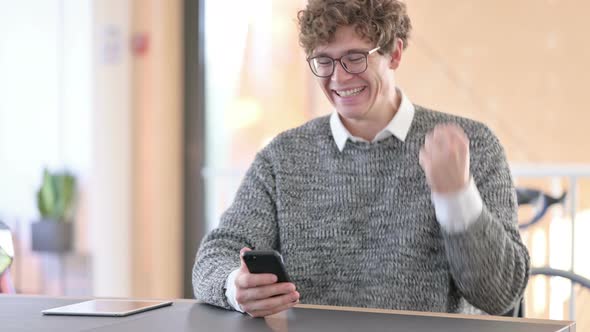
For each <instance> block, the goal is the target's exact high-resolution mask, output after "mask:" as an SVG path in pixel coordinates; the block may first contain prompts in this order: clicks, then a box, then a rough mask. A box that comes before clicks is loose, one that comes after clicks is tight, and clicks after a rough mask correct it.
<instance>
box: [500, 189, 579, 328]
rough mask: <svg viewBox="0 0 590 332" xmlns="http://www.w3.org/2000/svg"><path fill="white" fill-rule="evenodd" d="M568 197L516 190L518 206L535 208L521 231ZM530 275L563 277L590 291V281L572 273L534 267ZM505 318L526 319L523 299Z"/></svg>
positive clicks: (535, 190) (521, 227)
mask: <svg viewBox="0 0 590 332" xmlns="http://www.w3.org/2000/svg"><path fill="white" fill-rule="evenodd" d="M566 195H567V193H565V192H564V193H563V194H562V195H561V196H560V197H553V196H550V195H548V194H545V193H544V192H542V191H540V190H537V189H531V188H516V198H517V204H518V206H522V205H532V206H533V208H534V215H533V217H532V218H531V219H530V220H529V221H526V222H519V225H518V227H519V229H520V230H525V229H527V228H529V227H531V226H533V225H534V224H536V223H538V222H539V221H540V220H541V219H542V218H543V216H544V215H545V214H546V213H547V211H548V209H549V207H550V206H552V205H554V204H563V203H564V201H565V197H566ZM530 275H531V276H537V275H542V276H548V277H561V278H565V279H568V280H570V281H571V282H572V283H576V284H579V285H580V286H582V287H584V288H585V289H588V290H590V279H587V278H584V277H582V276H580V275H578V274H575V273H573V272H570V271H565V270H559V269H554V268H551V267H532V268H531V271H530ZM503 316H511V317H525V311H524V300H523V299H521V300H520V302H519V303H518V304H517V305H516V307H514V308H513V309H511V310H510V311H508V312H507V313H505V314H504V315H503Z"/></svg>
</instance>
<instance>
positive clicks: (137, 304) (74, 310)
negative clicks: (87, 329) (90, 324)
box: [42, 300, 172, 316]
mask: <svg viewBox="0 0 590 332" xmlns="http://www.w3.org/2000/svg"><path fill="white" fill-rule="evenodd" d="M171 304H172V302H171V301H148V300H145V301H144V300H91V301H86V302H80V303H75V304H71V305H67V306H63V307H57V308H52V309H48V310H43V311H42V313H43V314H44V315H73V316H127V315H131V314H134V313H138V312H142V311H146V310H151V309H156V308H160V307H164V306H168V305H171Z"/></svg>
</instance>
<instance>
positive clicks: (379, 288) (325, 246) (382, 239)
mask: <svg viewBox="0 0 590 332" xmlns="http://www.w3.org/2000/svg"><path fill="white" fill-rule="evenodd" d="M415 107H416V113H415V116H414V120H413V122H412V125H411V127H410V131H409V133H408V136H407V138H406V141H405V142H401V141H400V140H398V139H397V138H395V137H393V136H392V137H389V138H387V139H385V140H383V141H380V142H376V143H361V142H356V143H355V142H351V141H350V140H349V141H348V142H347V144H346V146H345V148H344V150H343V151H342V152H340V151H339V150H338V148H337V147H336V144H335V142H334V139H333V137H332V134H331V131H330V124H329V117H321V118H318V119H315V120H312V121H310V122H308V123H306V124H304V125H303V126H301V127H298V128H295V129H292V130H289V131H286V132H284V133H282V134H280V135H278V136H277V137H276V138H275V139H274V140H273V141H272V142H271V143H270V144H269V145H267V146H266V147H265V148H264V149H263V150H262V151H261V152H259V153H258V155H257V156H256V159H255V160H254V162H253V164H252V165H251V167H250V169H249V170H248V172H247V174H246V175H245V178H244V180H243V182H242V184H241V186H240V188H239V190H238V192H237V194H236V197H235V200H234V202H233V203H232V205H231V207H230V208H229V209H228V210H227V211H226V212H225V213H224V214H223V216H222V217H221V221H220V225H219V227H218V228H217V229H215V230H213V231H211V232H210V233H209V234H208V235H207V236H206V237H205V238H204V239H203V242H202V243H201V247H200V249H199V251H198V253H197V257H196V262H195V266H194V269H193V275H192V279H193V286H194V291H195V296H196V298H197V299H199V300H202V301H204V302H207V303H210V304H213V305H216V306H221V307H225V308H230V306H229V304H228V303H227V300H226V297H225V289H224V286H225V282H226V279H227V277H228V275H229V274H230V272H231V271H233V270H235V269H236V268H238V267H239V265H240V261H239V251H240V249H241V248H242V247H250V248H256V249H269V248H272V249H276V250H278V251H279V252H280V253H281V254H282V255H283V258H284V261H285V265H286V268H287V272H288V274H289V275H290V277H291V279H292V281H293V282H294V283H295V285H296V287H297V290H298V291H299V292H300V294H301V299H300V301H301V303H309V304H325V305H337V306H353V307H371V308H386V309H401V310H420V311H438V312H463V311H465V310H466V308H467V307H468V306H467V305H466V301H468V302H469V303H471V304H472V305H474V306H475V307H477V308H479V309H481V310H483V311H485V312H488V313H490V314H500V313H502V312H505V311H506V310H508V309H509V308H511V307H512V306H513V305H514V304H515V303H516V301H517V300H518V298H519V297H520V296H521V295H522V293H523V291H524V288H525V286H526V283H527V280H528V270H529V256H528V253H527V250H526V248H525V246H524V245H523V243H522V241H521V238H520V235H519V233H518V229H517V226H516V201H515V195H514V188H513V184H512V179H511V176H510V172H509V169H508V165H507V163H506V158H505V155H504V151H503V149H502V147H501V145H500V144H499V142H498V140H497V138H496V137H495V136H494V135H493V133H492V132H491V131H490V130H489V129H488V128H487V127H486V126H484V125H482V124H481V123H478V122H475V121H471V120H468V119H464V118H460V117H456V116H452V115H448V114H444V113H440V112H434V111H430V110H427V109H425V108H422V107H420V106H415ZM447 122H453V123H457V124H459V125H460V126H461V127H462V128H463V129H464V130H465V132H466V133H467V136H468V137H469V139H470V142H471V143H470V155H471V157H470V158H471V160H470V167H471V174H472V176H473V178H474V180H475V183H476V186H477V188H478V189H479V191H480V194H481V197H482V200H483V203H484V207H483V212H482V214H481V216H480V217H479V218H478V220H477V221H476V222H475V223H473V224H471V225H470V226H469V228H468V229H467V230H466V231H465V232H463V233H459V234H449V233H447V232H446V231H445V230H444V229H441V227H440V226H439V223H438V222H437V220H436V217H435V213H434V207H433V205H432V201H431V199H430V189H429V187H428V185H427V184H426V180H425V176H424V173H423V171H422V169H421V168H420V166H419V164H418V153H419V150H420V147H421V146H422V145H423V143H424V137H425V135H426V133H427V132H428V131H430V130H431V129H433V128H434V126H435V125H436V124H440V123H447Z"/></svg>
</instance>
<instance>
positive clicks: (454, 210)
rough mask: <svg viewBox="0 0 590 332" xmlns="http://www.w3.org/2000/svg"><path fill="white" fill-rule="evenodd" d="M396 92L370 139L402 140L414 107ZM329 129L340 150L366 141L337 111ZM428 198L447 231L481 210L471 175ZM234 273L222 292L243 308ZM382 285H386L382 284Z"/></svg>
mask: <svg viewBox="0 0 590 332" xmlns="http://www.w3.org/2000/svg"><path fill="white" fill-rule="evenodd" d="M397 92H398V93H399V94H400V95H401V103H400V106H399V108H398V110H397V112H396V113H395V115H394V116H393V119H391V121H389V123H388V124H387V126H385V128H383V129H382V130H381V131H379V132H378V133H377V135H375V138H374V139H373V140H372V142H379V141H381V140H384V139H386V138H388V137H389V136H392V135H393V136H395V137H396V138H397V139H399V140H400V141H402V142H405V140H406V137H407V135H408V132H409V131H410V127H411V125H412V121H413V119H414V113H415V109H414V105H413V104H412V102H411V101H410V100H409V99H408V97H407V96H406V95H405V94H404V93H403V91H401V90H400V89H397ZM330 130H331V131H332V136H333V137H334V141H335V143H336V146H337V147H338V150H340V152H342V151H343V150H344V147H345V146H346V142H347V140H349V139H350V140H351V141H353V142H367V140H365V139H363V138H360V137H355V136H353V135H352V134H350V132H349V131H348V129H346V127H344V124H343V123H342V121H341V120H340V116H339V115H338V113H337V112H336V111H334V112H333V113H332V115H331V116H330ZM431 199H432V203H433V205H434V212H435V214H436V219H437V220H438V223H439V224H440V225H441V227H442V228H443V229H444V230H445V231H447V232H449V233H461V232H463V231H465V230H467V228H468V227H469V225H471V224H472V223H474V222H475V221H476V220H477V219H478V217H479V216H480V214H481V212H482V210H483V202H482V199H481V196H480V194H479V191H478V190H477V187H476V185H475V182H474V181H473V178H471V180H470V181H469V184H468V185H467V186H466V187H465V188H464V189H462V190H460V191H459V192H456V193H450V194H437V193H434V192H433V193H431ZM237 274H238V269H236V270H234V271H232V273H230V275H229V276H228V278H227V280H226V283H225V288H226V291H225V296H226V298H227V301H228V302H229V304H230V305H231V306H232V307H233V308H234V309H235V310H237V311H239V312H244V311H243V310H242V308H241V307H240V305H239V304H238V301H237V300H236V285H235V280H236V276H237ZM383 286H384V287H385V285H383Z"/></svg>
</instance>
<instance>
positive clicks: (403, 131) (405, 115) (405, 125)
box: [330, 89, 415, 152]
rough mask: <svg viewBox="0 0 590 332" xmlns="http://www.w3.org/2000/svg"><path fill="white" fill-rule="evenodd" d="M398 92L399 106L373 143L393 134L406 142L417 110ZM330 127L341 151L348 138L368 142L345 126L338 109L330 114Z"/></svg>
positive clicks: (398, 90) (401, 92)
mask: <svg viewBox="0 0 590 332" xmlns="http://www.w3.org/2000/svg"><path fill="white" fill-rule="evenodd" d="M397 92H398V93H399V94H400V95H401V99H402V100H401V103H400V105H399V108H398V110H397V112H396V113H395V115H394V116H393V119H391V121H389V123H388V124H387V126H385V128H383V129H382V130H381V131H380V132H378V133H377V135H375V138H374V139H373V141H372V142H373V143H374V142H378V141H381V140H384V139H386V138H388V137H389V136H392V135H393V136H395V137H396V138H398V139H399V140H400V141H402V142H405V140H406V136H407V135H408V131H409V130H410V126H411V125H412V120H413V119H414V112H415V110H414V105H413V104H412V102H411V101H410V99H408V97H407V96H406V95H405V94H404V93H403V91H401V90H400V89H397ZM330 129H331V130H332V136H333V137H334V141H335V142H336V146H338V150H340V152H342V151H343V150H344V146H345V145H346V141H347V140H348V139H350V140H351V141H353V142H367V141H366V140H365V139H362V138H360V137H356V136H353V135H352V134H351V133H350V132H349V131H348V129H346V127H344V124H342V120H340V116H339V115H338V112H337V111H334V112H332V115H331V116H330Z"/></svg>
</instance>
